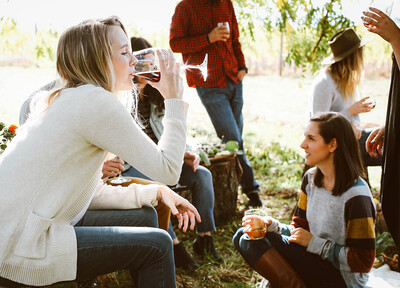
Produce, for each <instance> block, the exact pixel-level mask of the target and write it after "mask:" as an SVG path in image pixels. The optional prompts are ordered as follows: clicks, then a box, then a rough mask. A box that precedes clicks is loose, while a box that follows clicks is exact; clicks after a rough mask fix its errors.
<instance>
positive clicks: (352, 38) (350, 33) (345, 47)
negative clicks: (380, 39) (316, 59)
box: [321, 28, 373, 65]
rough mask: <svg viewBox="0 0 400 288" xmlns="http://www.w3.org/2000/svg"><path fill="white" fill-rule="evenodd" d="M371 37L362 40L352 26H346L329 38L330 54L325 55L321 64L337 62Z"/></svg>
mask: <svg viewBox="0 0 400 288" xmlns="http://www.w3.org/2000/svg"><path fill="white" fill-rule="evenodd" d="M372 39H373V38H369V39H366V40H363V41H362V40H361V38H360V37H359V36H358V35H357V34H356V32H355V31H354V29H353V28H346V29H344V30H342V31H340V32H338V33H336V34H335V35H333V36H332V38H331V39H329V41H328V44H329V46H330V47H331V51H332V54H331V55H330V56H328V57H326V58H325V59H324V60H323V61H322V62H321V64H322V65H327V64H333V63H336V62H339V61H341V60H343V59H344V58H346V57H347V56H349V55H350V54H351V53H353V52H354V51H356V50H357V49H358V48H360V47H362V46H364V45H365V44H367V43H368V42H369V41H371V40H372Z"/></svg>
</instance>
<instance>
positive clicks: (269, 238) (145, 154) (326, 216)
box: [0, 0, 400, 288]
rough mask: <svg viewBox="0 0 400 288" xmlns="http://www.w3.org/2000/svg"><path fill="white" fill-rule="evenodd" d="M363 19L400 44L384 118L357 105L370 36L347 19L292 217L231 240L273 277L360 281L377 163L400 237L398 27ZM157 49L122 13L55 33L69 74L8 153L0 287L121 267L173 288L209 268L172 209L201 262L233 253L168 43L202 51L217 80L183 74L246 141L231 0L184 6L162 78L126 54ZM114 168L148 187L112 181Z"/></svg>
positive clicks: (1, 191)
mask: <svg viewBox="0 0 400 288" xmlns="http://www.w3.org/2000/svg"><path fill="white" fill-rule="evenodd" d="M363 14H364V16H363V17H362V20H363V23H364V26H365V27H366V28H367V30H368V31H369V32H372V33H375V34H377V35H379V36H381V37H382V38H383V39H384V40H386V41H387V42H389V43H390V44H391V46H392V48H393V52H394V57H393V71H392V79H391V81H392V84H391V90H390V97H389V104H388V115H387V120H386V125H384V126H382V127H379V128H376V129H372V130H361V128H360V127H361V126H360V117H359V115H360V114H361V113H367V112H369V111H371V110H372V109H373V108H374V107H373V106H374V105H373V103H372V101H370V100H371V99H369V98H368V97H365V98H361V99H360V97H359V96H360V95H359V88H360V85H361V84H360V83H361V79H362V73H363V46H364V45H365V44H367V41H362V40H361V39H360V37H359V36H358V35H357V34H356V32H355V31H354V30H353V29H352V28H347V29H345V30H342V31H338V33H337V34H335V35H333V36H332V38H331V39H330V40H329V43H328V44H329V46H330V49H331V52H332V54H331V55H330V56H329V57H328V58H326V59H325V60H324V61H323V63H322V64H323V65H324V66H323V70H321V72H320V74H319V75H318V76H317V77H316V78H315V81H314V84H313V87H312V92H311V97H310V119H309V121H308V124H307V126H306V129H305V131H304V139H303V140H302V141H301V140H300V139H299V144H300V147H301V148H302V149H303V150H304V152H305V165H306V166H307V167H309V169H308V170H305V172H304V175H303V179H302V184H301V191H300V195H299V200H298V203H297V206H296V209H295V212H294V215H293V218H292V222H291V224H290V225H286V224H283V223H280V222H279V221H278V220H276V219H274V218H272V217H270V216H245V217H243V223H242V224H243V226H245V227H246V228H245V227H242V228H240V229H239V230H238V231H237V232H236V234H235V235H232V236H233V244H234V246H235V248H236V250H237V251H238V252H239V253H240V255H241V256H242V257H243V258H244V260H245V262H246V263H247V264H248V265H250V266H251V267H252V268H253V269H254V270H256V271H257V272H258V273H259V274H260V275H261V276H263V277H264V278H265V279H267V280H268V281H269V283H270V284H269V285H270V287H365V285H366V283H367V281H368V273H369V272H370V270H371V268H372V265H373V263H374V260H375V254H376V252H375V228H374V225H375V215H376V208H375V204H374V200H373V197H372V194H371V191H370V188H369V182H368V175H367V169H366V168H367V167H368V166H381V165H382V169H383V172H382V175H383V176H382V177H383V181H382V187H381V189H382V192H381V193H382V195H381V201H382V205H383V209H384V216H385V218H386V221H387V224H388V226H389V230H390V232H391V233H392V235H393V239H394V241H395V242H396V244H397V245H398V243H399V234H398V233H399V231H398V230H399V229H398V227H399V220H400V219H399V217H398V214H396V213H398V212H392V211H394V210H393V209H391V208H392V207H395V208H394V209H395V210H396V211H397V210H398V209H397V208H396V207H398V204H399V198H398V195H396V194H400V191H399V189H400V177H399V176H400V172H399V171H400V170H399V161H396V160H394V159H399V158H398V157H399V152H398V150H399V149H396V147H395V146H396V143H397V145H399V143H400V142H399V141H400V139H398V138H399V133H398V131H396V128H397V130H398V128H399V126H398V125H399V124H400V123H397V122H398V121H400V120H399V117H400V115H399V113H400V100H399V99H398V98H399V97H400V95H399V92H398V91H399V88H398V87H399V85H400V82H399V66H400V65H399V64H400V63H399V62H400V60H398V59H400V29H399V28H398V26H397V25H396V24H395V23H394V22H393V20H391V19H390V18H389V17H388V16H387V15H386V14H384V13H383V12H381V11H380V10H378V9H375V8H369V11H366V12H363ZM219 23H223V24H222V25H219ZM150 47H152V45H151V44H150V43H149V42H148V41H147V40H146V39H143V38H141V37H131V38H129V37H128V34H127V32H126V30H125V27H124V25H123V24H122V23H121V21H120V20H119V18H118V17H116V16H111V17H108V18H105V19H90V20H86V21H83V22H81V23H79V24H77V25H75V26H72V27H70V28H69V29H67V30H66V31H65V32H64V33H63V34H62V35H61V37H60V39H59V42H58V48H57V59H56V68H57V73H58V76H59V79H56V80H54V81H53V82H51V83H49V84H47V85H46V86H44V87H42V88H40V89H39V90H38V91H36V92H34V93H33V94H32V95H31V96H30V97H29V98H28V99H27V101H26V102H25V103H24V104H23V106H22V108H21V113H20V122H21V124H22V125H21V126H20V128H19V129H18V133H17V135H16V137H15V138H14V139H13V140H12V142H11V143H10V145H9V146H8V147H7V149H6V150H5V151H4V152H3V153H2V154H1V155H0V213H1V218H0V239H1V241H0V254H1V258H0V287H21V286H24V285H27V286H45V285H50V284H53V283H57V282H65V281H77V282H79V281H84V280H87V279H93V278H95V277H96V276H98V275H103V274H107V273H110V272H114V271H118V270H121V269H127V270H128V271H129V273H130V276H131V278H132V286H133V287H146V288H149V287H176V280H175V267H180V268H183V269H196V268H198V267H199V264H198V263H197V262H196V260H195V258H193V257H192V256H191V255H190V254H189V253H188V252H187V250H186V248H185V246H184V245H183V243H182V242H180V241H179V240H178V238H177V237H176V235H175V234H174V231H173V226H172V225H171V221H170V216H171V213H172V215H173V216H172V217H176V218H177V223H178V228H180V229H182V230H183V231H184V232H186V231H187V229H191V230H194V229H196V233H197V236H196V238H195V239H194V241H193V251H194V253H195V254H196V255H197V257H203V258H204V257H211V258H213V259H214V260H215V262H216V263H221V262H223V261H224V259H223V257H222V256H221V254H220V251H217V249H216V248H215V245H214V239H213V237H212V234H213V232H214V231H215V230H216V227H215V223H214V216H213V209H214V190H213V183H212V174H211V172H210V171H209V170H208V169H207V168H205V167H203V166H201V165H199V162H200V161H199V157H198V156H197V155H196V154H195V153H194V152H192V151H190V149H187V147H186V114H187V111H188V105H187V103H185V102H184V101H183V91H184V84H183V80H182V77H181V73H180V71H181V64H179V63H178V62H177V61H176V60H175V58H174V55H173V52H175V53H181V54H182V58H183V61H184V63H190V64H200V63H201V62H202V61H203V59H204V58H205V55H206V54H207V55H208V77H207V79H204V78H203V76H202V74H201V73H200V72H199V71H198V70H195V69H193V70H187V71H186V79H187V84H188V85H189V86H190V87H195V88H196V91H197V94H198V96H199V97H200V99H201V102H202V104H203V105H204V107H205V109H206V111H207V113H208V115H209V117H210V119H211V122H212V124H213V126H214V128H215V132H216V133H217V135H218V137H219V138H221V139H223V141H225V142H226V141H230V140H234V141H237V142H238V145H239V149H241V150H243V151H244V150H245V149H244V144H243V138H242V131H243V114H242V107H243V87H242V81H243V79H244V78H245V76H246V74H247V72H248V69H247V67H246V63H245V58H244V55H243V53H242V49H241V44H240V42H239V29H238V23H237V20H236V17H235V11H234V8H233V5H232V2H231V0H182V1H181V2H179V3H178V4H177V6H176V8H175V13H174V15H173V17H172V22H171V26H170V47H171V50H168V55H167V57H159V58H160V63H159V65H160V67H159V69H160V80H159V82H154V81H149V80H145V79H143V78H140V77H138V76H137V75H135V65H137V63H138V59H136V58H135V56H133V54H132V52H133V51H139V50H143V49H146V48H150ZM158 53H159V56H160V55H161V53H160V51H158ZM396 59H397V60H396ZM396 61H397V62H396ZM396 85H397V86H396ZM132 95H133V97H132ZM129 99H130V100H129ZM132 99H133V101H132ZM237 157H238V160H239V162H240V165H241V167H242V169H243V175H242V177H241V180H240V185H241V189H242V191H243V193H244V194H245V195H246V196H247V198H248V204H247V205H248V207H253V208H255V207H259V208H262V207H263V204H262V201H261V199H260V192H261V189H260V185H259V183H258V182H257V181H256V180H255V178H254V173H253V169H252V167H251V165H250V162H249V161H248V159H247V158H246V154H245V153H243V154H242V155H237ZM16 171H18V172H16ZM120 173H122V175H123V176H130V177H135V178H138V179H142V182H138V183H132V184H130V185H129V186H113V185H109V184H108V183H107V180H109V179H111V178H113V177H116V176H117V175H119V174H120ZM161 183H163V184H161ZM176 183H179V184H181V185H185V186H188V187H190V188H191V194H192V195H191V198H192V203H190V202H189V201H188V200H187V199H185V198H183V197H181V196H180V195H178V194H177V193H175V192H174V191H172V190H171V189H170V188H169V186H167V185H175V184H176ZM385 189H386V190H385ZM386 191H389V192H387V193H386ZM386 207H387V208H386ZM385 208H386V209H387V210H386V211H388V212H387V213H385ZM391 213H393V214H391ZM260 221H261V222H262V223H263V225H265V226H266V227H267V233H266V234H265V236H264V237H262V238H261V239H258V240H252V239H250V238H249V235H248V234H246V232H247V231H249V229H250V231H251V229H252V228H253V227H255V226H254V225H256V223H258V224H259V223H260ZM258 224H257V225H258ZM249 227H250V228H249ZM246 229H247V230H246Z"/></svg>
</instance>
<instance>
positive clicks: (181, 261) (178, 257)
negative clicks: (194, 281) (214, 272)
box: [174, 242, 200, 270]
mask: <svg viewBox="0 0 400 288" xmlns="http://www.w3.org/2000/svg"><path fill="white" fill-rule="evenodd" d="M174 259H175V267H178V268H182V269H185V270H189V269H197V268H199V267H200V265H199V264H198V263H197V262H196V261H195V260H194V259H193V258H192V256H190V254H189V253H188V252H187V251H186V248H185V245H183V243H182V242H179V243H178V244H176V245H174Z"/></svg>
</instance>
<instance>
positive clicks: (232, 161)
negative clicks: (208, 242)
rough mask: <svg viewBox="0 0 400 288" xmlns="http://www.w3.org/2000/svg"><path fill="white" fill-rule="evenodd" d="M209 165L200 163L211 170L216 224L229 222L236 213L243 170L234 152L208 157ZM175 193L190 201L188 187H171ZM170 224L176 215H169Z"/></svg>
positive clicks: (220, 224)
mask: <svg viewBox="0 0 400 288" xmlns="http://www.w3.org/2000/svg"><path fill="white" fill-rule="evenodd" d="M210 162H211V166H205V165H204V163H203V162H201V165H202V166H204V167H206V168H207V169H209V170H210V171H211V174H212V176H213V187H214V195H215V201H214V220H215V225H216V226H222V225H224V224H227V223H229V222H230V221H231V220H232V218H233V217H234V216H235V214H236V204H237V195H238V188H239V184H240V178H241V177H242V174H243V170H242V166H240V163H239V160H238V159H237V157H236V154H230V155H224V156H215V157H212V158H210ZM171 188H172V190H174V191H175V192H176V193H178V194H179V195H181V196H182V197H184V198H186V199H188V200H189V201H190V202H192V191H191V190H190V187H186V186H179V185H178V186H176V187H171ZM171 221H172V224H174V225H176V224H177V222H178V221H177V220H176V217H171Z"/></svg>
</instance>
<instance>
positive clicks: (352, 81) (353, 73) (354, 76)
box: [327, 47, 364, 99]
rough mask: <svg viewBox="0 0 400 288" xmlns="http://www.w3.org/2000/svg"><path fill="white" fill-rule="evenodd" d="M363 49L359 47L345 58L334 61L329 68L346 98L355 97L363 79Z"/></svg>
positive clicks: (328, 70)
mask: <svg viewBox="0 0 400 288" xmlns="http://www.w3.org/2000/svg"><path fill="white" fill-rule="evenodd" d="M363 69H364V64H363V49H362V47H360V48H358V49H357V50H356V51H354V52H353V53H351V54H350V55H349V56H347V57H346V58H344V59H343V60H341V61H339V62H336V63H333V64H332V65H330V66H329V67H328V68H327V72H328V73H329V74H330V75H331V76H332V79H333V81H335V83H336V85H337V87H338V89H339V91H340V92H341V93H342V95H343V98H344V99H349V98H351V99H354V98H355V96H356V92H357V90H358V86H359V85H360V83H361V80H362V73H363Z"/></svg>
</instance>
